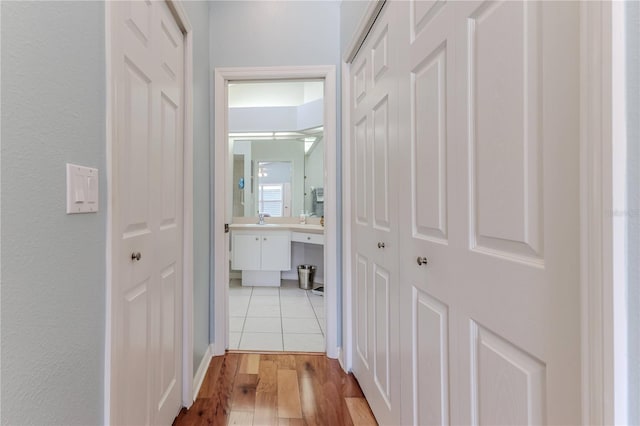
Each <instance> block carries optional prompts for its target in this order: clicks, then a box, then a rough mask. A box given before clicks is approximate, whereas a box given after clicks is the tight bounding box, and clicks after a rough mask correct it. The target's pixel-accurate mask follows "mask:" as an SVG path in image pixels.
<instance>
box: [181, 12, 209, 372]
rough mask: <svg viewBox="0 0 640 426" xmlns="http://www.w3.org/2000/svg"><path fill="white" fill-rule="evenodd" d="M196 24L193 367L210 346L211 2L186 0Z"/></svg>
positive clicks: (190, 14) (194, 68)
mask: <svg viewBox="0 0 640 426" xmlns="http://www.w3.org/2000/svg"><path fill="white" fill-rule="evenodd" d="M183 5H184V8H185V10H186V11H187V14H188V15H189V20H190V22H191V26H192V27H193V203H194V206H193V229H194V232H193V253H194V259H193V268H194V271H193V278H194V283H193V310H194V312H193V369H194V372H195V371H196V370H197V369H198V366H199V365H200V362H201V361H202V357H203V356H204V354H205V352H206V351H207V347H208V346H209V286H210V285H209V283H210V280H209V255H210V252H211V250H210V248H211V245H210V242H209V213H210V212H209V202H210V199H209V194H210V190H209V142H210V139H209V83H210V81H211V80H212V78H213V76H212V75H210V74H209V4H208V2H206V1H186V2H183Z"/></svg>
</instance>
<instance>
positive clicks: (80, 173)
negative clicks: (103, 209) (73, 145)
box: [67, 163, 99, 214]
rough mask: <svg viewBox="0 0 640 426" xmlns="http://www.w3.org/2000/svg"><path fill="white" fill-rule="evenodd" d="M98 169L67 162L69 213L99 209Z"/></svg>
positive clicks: (92, 211) (89, 211)
mask: <svg viewBox="0 0 640 426" xmlns="http://www.w3.org/2000/svg"><path fill="white" fill-rule="evenodd" d="M98 182H99V181H98V169H92V168H90V167H84V166H78V165H76V164H69V163H67V214H76V213H95V212H97V211H98V199H99V194H98V188H99V185H98Z"/></svg>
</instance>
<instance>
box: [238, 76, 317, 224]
mask: <svg viewBox="0 0 640 426" xmlns="http://www.w3.org/2000/svg"><path fill="white" fill-rule="evenodd" d="M323 92H324V82H323V81H315V80H312V81H299V80H293V81H290V80H287V81H284V80H283V81H269V82H238V83H229V111H228V117H229V124H228V126H229V153H230V157H231V158H230V159H229V160H230V166H231V167H230V171H231V174H232V176H231V179H230V182H231V185H232V187H233V188H232V189H233V191H232V203H231V204H232V216H233V217H254V216H257V215H258V213H265V214H266V215H268V216H272V217H295V216H298V215H299V214H300V213H302V212H304V213H305V214H307V215H308V216H318V217H320V216H322V215H323V214H324V208H323V207H324V188H323V182H324V144H323V116H322V115H323V101H324V100H323Z"/></svg>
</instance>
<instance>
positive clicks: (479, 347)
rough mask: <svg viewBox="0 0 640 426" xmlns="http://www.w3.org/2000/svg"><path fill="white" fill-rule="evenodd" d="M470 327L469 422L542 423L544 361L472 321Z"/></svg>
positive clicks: (493, 423) (497, 423)
mask: <svg viewBox="0 0 640 426" xmlns="http://www.w3.org/2000/svg"><path fill="white" fill-rule="evenodd" d="M471 328H472V336H473V341H472V351H473V352H472V371H473V374H474V375H473V377H472V386H473V389H475V390H476V391H475V392H474V393H473V395H474V398H473V400H472V404H471V407H472V414H471V418H472V423H473V424H481V425H541V424H546V421H545V412H544V401H545V399H546V398H545V381H544V380H545V375H546V373H547V372H546V368H545V365H544V363H542V362H540V361H539V360H537V359H535V358H534V357H532V356H531V355H529V354H527V353H526V352H524V351H523V350H521V349H519V348H517V347H515V346H513V345H512V344H510V343H509V342H508V341H506V340H504V339H502V338H501V337H499V336H497V335H495V334H493V333H492V332H490V331H488V330H487V329H485V328H483V327H482V326H479V325H478V324H476V323H475V322H472V324H471Z"/></svg>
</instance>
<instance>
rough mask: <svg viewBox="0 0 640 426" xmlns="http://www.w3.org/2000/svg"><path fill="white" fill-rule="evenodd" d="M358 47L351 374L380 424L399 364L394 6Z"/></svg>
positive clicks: (395, 396) (387, 420) (396, 408)
mask: <svg viewBox="0 0 640 426" xmlns="http://www.w3.org/2000/svg"><path fill="white" fill-rule="evenodd" d="M378 19H379V22H380V24H379V25H378V26H377V27H376V28H375V29H374V30H373V31H372V32H371V33H370V38H369V41H367V42H366V43H365V44H364V45H363V46H362V48H361V50H360V52H361V54H360V56H359V58H358V59H357V61H356V63H354V66H353V73H352V75H351V81H352V82H353V85H352V90H353V92H352V94H351V96H352V101H353V102H352V108H353V109H352V112H351V116H352V117H353V119H354V121H353V124H352V125H351V130H352V140H353V143H354V155H353V156H352V161H353V162H352V169H353V170H354V189H353V194H354V197H353V199H352V203H353V204H352V209H353V212H354V213H355V215H354V218H353V222H352V226H353V227H352V229H353V241H354V245H353V256H354V257H353V264H354V265H355V268H353V273H354V282H355V283H356V285H355V288H354V290H355V295H354V301H355V302H354V303H355V304H354V306H353V309H354V312H356V317H355V324H354V328H355V333H354V339H355V340H354V345H355V347H356V360H355V361H354V372H355V374H356V375H357V376H358V381H359V383H360V385H361V387H362V389H363V391H364V393H365V395H366V397H367V400H368V401H369V402H370V404H371V406H372V408H373V411H374V414H375V415H376V418H377V419H378V421H379V422H381V423H383V424H398V423H399V422H400V403H401V401H400V381H399V377H398V375H397V374H394V369H396V368H397V366H398V360H399V358H398V355H399V352H398V350H399V345H398V331H399V329H398V309H399V307H398V265H397V262H396V260H395V258H394V256H393V254H394V251H395V250H397V245H398V235H397V229H398V214H397V209H396V205H397V200H398V188H397V183H396V182H397V181H396V176H395V175H394V174H393V173H392V169H391V165H392V164H393V163H394V162H395V161H396V160H395V156H396V155H397V152H396V151H397V146H398V145H397V144H398V124H397V121H398V107H397V105H398V84H397V83H398V82H397V76H396V72H397V71H396V70H395V68H394V67H395V66H397V64H396V61H395V59H394V58H395V56H396V52H395V51H394V50H393V49H390V46H392V45H393V43H395V42H394V39H395V38H396V37H397V32H398V31H399V29H398V27H397V26H396V25H395V24H394V22H393V21H394V19H395V15H394V11H393V8H385V9H383V11H382V12H381V15H380V16H379V18H378Z"/></svg>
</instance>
